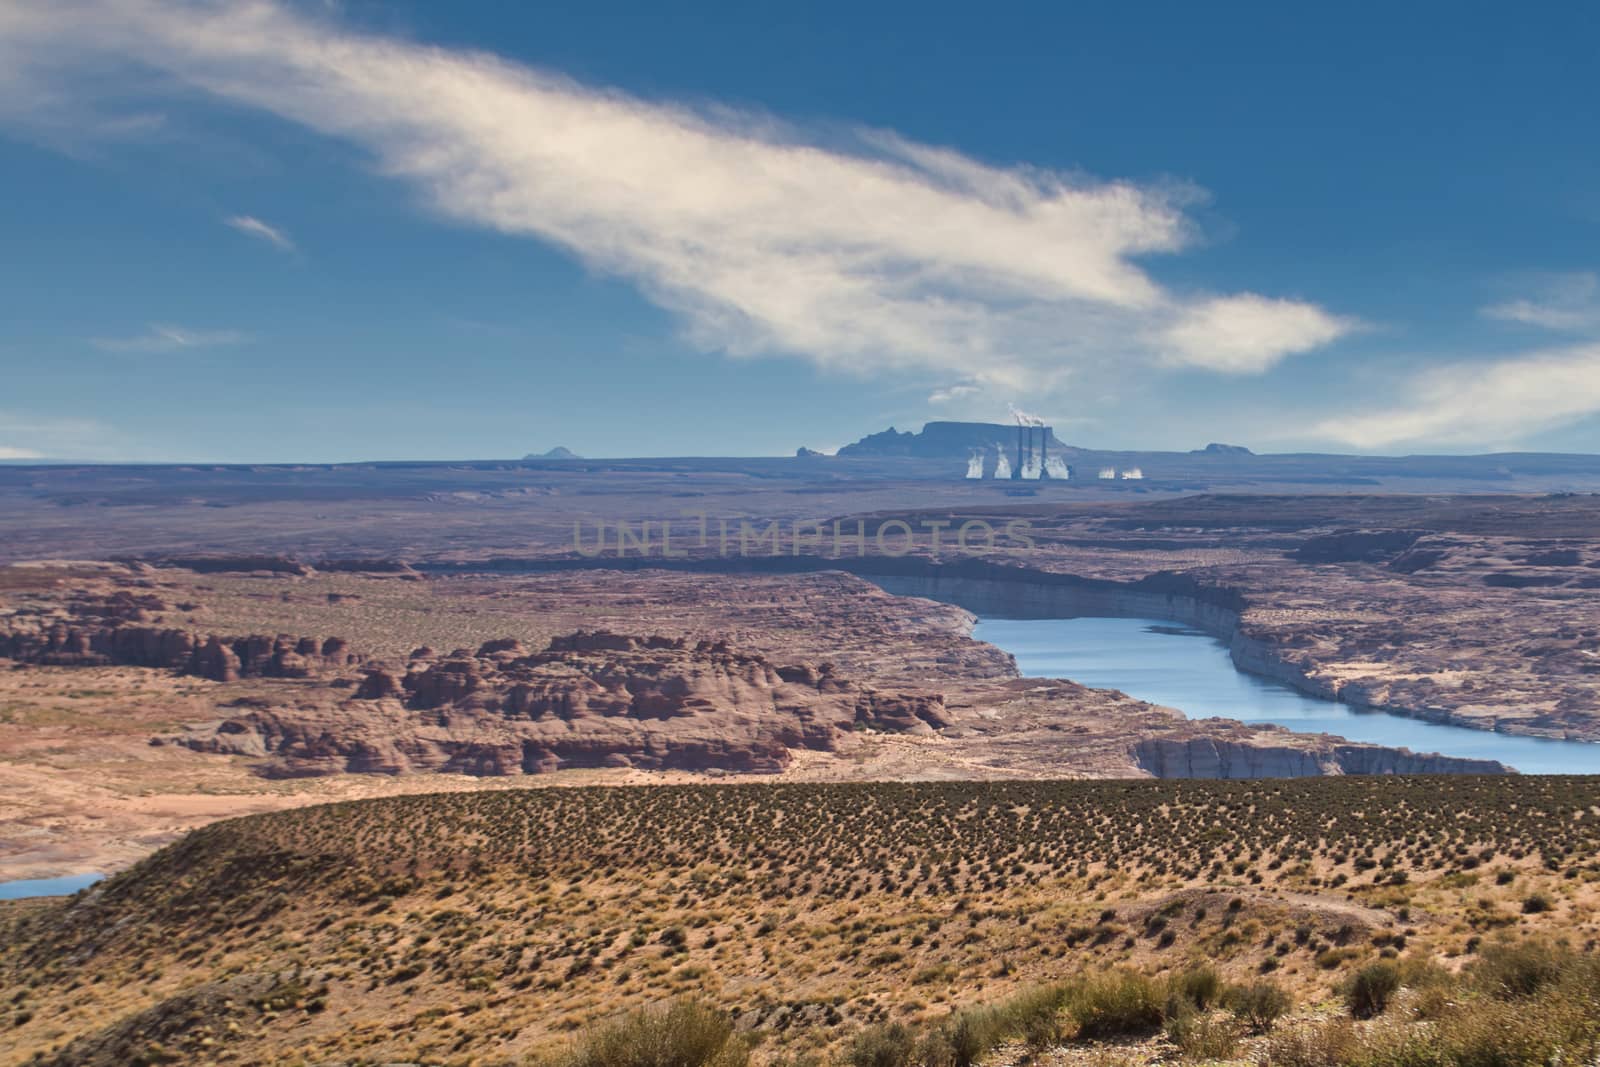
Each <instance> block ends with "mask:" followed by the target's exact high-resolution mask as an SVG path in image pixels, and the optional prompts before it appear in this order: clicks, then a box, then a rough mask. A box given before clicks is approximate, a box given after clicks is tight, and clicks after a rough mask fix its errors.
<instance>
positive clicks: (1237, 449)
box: [1189, 441, 1255, 456]
mask: <svg viewBox="0 0 1600 1067" xmlns="http://www.w3.org/2000/svg"><path fill="white" fill-rule="evenodd" d="M1189 454H1190V455H1191V456H1253V455H1255V453H1254V452H1252V451H1250V450H1249V449H1248V448H1246V447H1244V445H1224V444H1218V443H1217V442H1216V441H1213V442H1211V443H1210V444H1209V445H1206V447H1204V448H1192V449H1190V450H1189Z"/></svg>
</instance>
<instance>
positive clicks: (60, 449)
mask: <svg viewBox="0 0 1600 1067" xmlns="http://www.w3.org/2000/svg"><path fill="white" fill-rule="evenodd" d="M114 448H115V444H114V441H113V438H112V437H111V436H110V435H109V433H108V431H107V430H106V428H105V427H104V426H102V425H100V424H99V423H97V422H94V421H93V420H90V419H81V418H57V417H54V416H47V415H33V414H26V413H21V412H15V411H0V460H30V459H44V458H46V457H53V458H58V459H59V458H66V459H80V458H83V457H84V456H88V455H91V454H102V455H107V454H112V453H113V452H114Z"/></svg>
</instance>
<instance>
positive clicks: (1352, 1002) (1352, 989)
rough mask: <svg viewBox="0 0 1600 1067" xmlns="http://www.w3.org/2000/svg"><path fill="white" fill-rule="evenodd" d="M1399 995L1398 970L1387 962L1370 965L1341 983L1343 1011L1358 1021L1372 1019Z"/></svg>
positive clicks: (1380, 1013)
mask: <svg viewBox="0 0 1600 1067" xmlns="http://www.w3.org/2000/svg"><path fill="white" fill-rule="evenodd" d="M1399 991H1400V968H1399V967H1397V966H1395V965H1394V964H1393V963H1390V962H1389V961H1388V960H1379V961H1378V962H1377V963H1369V964H1367V965H1366V966H1365V967H1362V968H1361V969H1360V970H1358V971H1356V973H1355V974H1353V975H1351V976H1350V978H1349V979H1348V980H1347V981H1346V982H1344V984H1343V987H1342V988H1341V989H1340V992H1341V993H1342V994H1343V996H1344V1003H1345V1007H1346V1008H1348V1009H1350V1014H1351V1015H1353V1016H1355V1017H1356V1018H1357V1019H1374V1018H1377V1017H1378V1016H1379V1015H1382V1014H1383V1013H1384V1012H1385V1011H1387V1010H1388V1008H1389V1001H1390V1000H1392V999H1393V998H1394V995H1395V994H1396V993H1397V992H1399Z"/></svg>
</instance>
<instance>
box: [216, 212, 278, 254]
mask: <svg viewBox="0 0 1600 1067" xmlns="http://www.w3.org/2000/svg"><path fill="white" fill-rule="evenodd" d="M222 221H223V223H224V224H226V225H228V226H232V227H233V228H234V229H236V230H238V231H239V232H240V233H242V234H245V235H247V236H249V237H254V238H256V239H257V240H259V241H265V242H266V243H267V244H269V245H272V246H273V247H274V248H276V249H278V250H279V251H282V252H293V251H294V248H295V246H294V241H293V240H291V239H290V237H289V235H288V234H287V233H285V232H284V231H282V230H280V229H278V227H276V226H272V225H269V224H268V223H265V222H262V221H261V220H260V219H258V218H256V217H255V216H254V215H233V216H230V217H229V218H226V219H223V220H222Z"/></svg>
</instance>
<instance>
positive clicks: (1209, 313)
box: [1163, 293, 1355, 374]
mask: <svg viewBox="0 0 1600 1067" xmlns="http://www.w3.org/2000/svg"><path fill="white" fill-rule="evenodd" d="M1354 328H1355V323H1354V322H1353V321H1351V320H1349V319H1343V318H1339V317H1337V316H1334V315H1330V314H1328V313H1327V312H1326V311H1323V310H1322V309H1321V308H1319V307H1317V306H1315V305H1313V304H1303V303H1299V302H1297V301H1293V300H1273V299H1269V298H1267V297H1263V296H1256V295H1255V294H1254V293H1245V294H1242V295H1239V296H1226V297H1219V298H1217V299H1215V300H1208V301H1206V302H1204V303H1202V304H1197V305H1195V306H1193V307H1191V308H1189V309H1187V310H1186V311H1185V312H1184V313H1183V314H1182V315H1181V316H1180V317H1179V319H1178V321H1177V322H1175V323H1173V324H1172V325H1171V326H1170V327H1168V328H1167V330H1166V332H1165V333H1164V335H1163V336H1164V339H1165V340H1166V342H1167V344H1168V346H1169V351H1168V356H1167V359H1168V362H1171V363H1184V364H1192V365H1195V366H1200V367H1207V368H1209V369H1211V370H1216V371H1225V372H1228V373H1234V374H1254V373H1259V372H1261V371H1263V370H1266V369H1267V368H1269V367H1271V366H1272V365H1273V364H1275V363H1277V362H1278V361H1279V360H1281V359H1282V358H1283V357H1284V356H1286V355H1294V354H1296V353H1299V352H1305V351H1309V350H1310V349H1313V348H1319V347H1321V346H1322V345H1325V344H1327V343H1329V342H1330V341H1333V340H1336V339H1337V338H1339V337H1341V336H1343V335H1344V334H1346V333H1348V332H1350V330H1352V329H1354Z"/></svg>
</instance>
